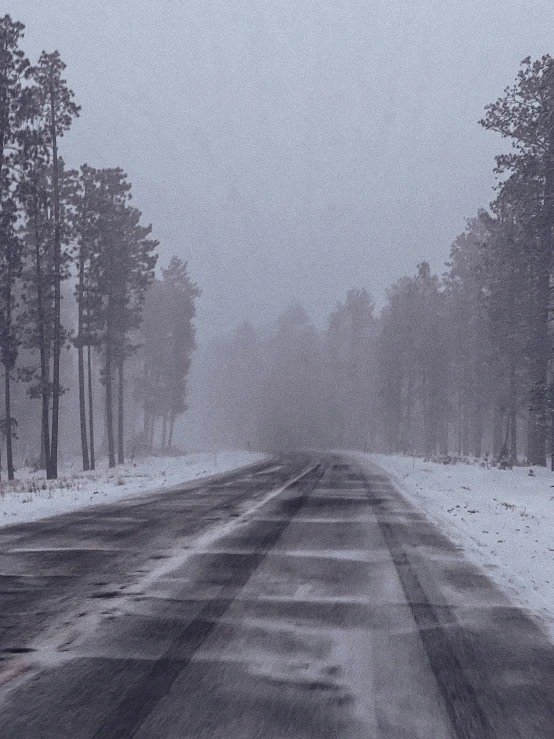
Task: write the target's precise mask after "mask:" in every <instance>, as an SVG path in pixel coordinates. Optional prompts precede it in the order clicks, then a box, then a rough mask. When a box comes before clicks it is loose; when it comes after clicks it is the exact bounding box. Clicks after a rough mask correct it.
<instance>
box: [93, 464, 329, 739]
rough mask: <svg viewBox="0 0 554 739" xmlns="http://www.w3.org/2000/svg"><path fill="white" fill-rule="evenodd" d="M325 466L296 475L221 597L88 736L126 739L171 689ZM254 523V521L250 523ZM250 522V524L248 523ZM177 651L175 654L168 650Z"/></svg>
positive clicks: (172, 644)
mask: <svg viewBox="0 0 554 739" xmlns="http://www.w3.org/2000/svg"><path fill="white" fill-rule="evenodd" d="M323 473H324V468H323V466H322V465H317V466H315V467H313V468H311V469H310V470H308V471H307V472H306V473H305V474H304V475H303V476H302V477H301V478H300V479H296V480H295V481H294V482H293V483H292V484H291V486H290V487H288V488H287V491H286V492H289V491H291V490H293V489H294V488H296V487H299V488H300V489H299V492H298V494H297V495H294V496H292V497H290V498H285V499H284V500H283V501H282V509H283V513H284V517H283V518H282V519H276V520H274V521H273V525H272V526H271V528H269V529H268V530H266V531H264V532H263V535H262V537H261V540H260V545H259V547H258V549H257V550H256V551H255V552H252V553H251V554H247V555H245V556H243V557H242V558H241V561H240V567H237V568H233V569H232V571H231V573H230V576H229V578H228V580H227V582H226V583H225V584H223V585H222V591H224V593H225V595H224V597H219V598H214V599H212V600H210V601H209V602H208V603H206V604H205V605H204V606H203V607H202V609H201V610H200V612H199V613H198V615H197V616H196V617H195V618H194V619H193V621H192V622H190V623H189V624H188V625H187V626H186V627H184V629H183V630H182V631H181V633H180V634H178V635H177V636H176V637H175V638H174V639H173V640H172V643H171V645H170V647H169V648H168V649H166V651H165V653H164V655H163V656H162V657H161V658H160V659H158V660H157V661H156V662H155V663H154V664H153V665H152V666H151V667H150V668H149V669H148V670H147V671H146V673H145V674H144V676H143V677H142V679H141V681H140V685H139V686H138V687H136V688H135V689H134V690H132V691H131V692H130V693H128V694H127V695H126V696H124V697H123V699H122V700H121V701H119V703H118V704H117V705H116V707H115V708H114V709H113V710H112V711H111V712H110V713H109V715H108V716H106V717H105V719H104V721H102V723H101V724H100V726H99V727H98V728H97V729H96V731H95V733H94V734H93V735H92V739H106V737H110V739H130V738H131V737H133V736H134V735H135V733H136V731H137V730H138V729H139V728H140V726H141V725H142V723H143V722H144V721H145V719H146V718H147V717H148V716H149V715H150V713H151V712H152V711H153V709H154V708H155V707H156V705H157V704H158V702H159V701H160V700H162V699H163V698H164V697H165V696H166V695H167V694H168V693H169V691H170V689H171V686H172V685H173V683H174V682H175V680H176V678H177V677H178V675H179V674H180V673H181V672H182V670H184V669H185V668H186V667H187V665H188V664H189V662H190V661H191V659H192V658H193V657H194V655H195V653H196V652H197V651H198V649H199V648H200V647H201V646H202V644H203V643H204V642H205V641H206V639H207V638H208V637H209V636H210V634H211V633H212V631H213V630H214V629H215V627H216V626H217V624H218V622H219V620H220V619H221V617H222V616H223V615H224V614H225V612H226V611H227V610H228V609H229V608H230V606H231V605H232V603H233V601H234V600H235V598H236V596H237V595H238V593H239V592H240V590H241V589H242V588H243V587H244V585H245V584H246V582H247V581H248V579H249V578H250V577H251V575H252V574H253V573H254V572H255V570H256V569H257V568H258V567H259V566H260V565H261V563H262V562H263V561H264V559H265V557H266V556H267V554H268V552H269V551H270V550H271V549H272V548H273V547H274V546H275V544H276V543H277V541H278V540H279V538H280V537H281V535H282V534H283V532H284V531H285V529H286V528H287V526H288V525H289V524H290V522H291V520H292V519H293V518H294V516H295V515H296V514H297V513H298V511H299V510H300V508H301V507H302V505H303V504H304V501H305V500H306V498H307V497H308V496H309V495H310V493H311V492H312V491H313V490H314V489H315V487H316V486H317V484H318V483H319V481H320V479H321V477H322V476H323ZM251 526H255V522H254V523H252V524H251V525H250V527H251ZM250 527H249V528H250ZM177 651H179V653H180V654H181V655H183V656H181V657H180V658H179V659H172V654H174V653H175V652H177Z"/></svg>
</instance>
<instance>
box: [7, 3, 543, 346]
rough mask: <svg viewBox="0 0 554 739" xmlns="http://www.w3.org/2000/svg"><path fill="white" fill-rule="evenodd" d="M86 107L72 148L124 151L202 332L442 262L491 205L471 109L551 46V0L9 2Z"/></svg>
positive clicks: (84, 157)
mask: <svg viewBox="0 0 554 739" xmlns="http://www.w3.org/2000/svg"><path fill="white" fill-rule="evenodd" d="M4 8H5V12H9V13H11V14H12V15H13V17H15V18H17V19H19V20H21V21H22V22H24V23H25V24H26V27H27V28H26V38H25V48H26V50H27V52H28V54H29V55H30V56H31V57H33V58H35V57H36V56H37V55H38V53H39V52H40V51H41V50H42V49H43V48H45V49H47V50H51V49H54V48H57V49H59V50H60V53H61V55H62V58H63V59H64V60H65V62H66V63H67V65H68V69H67V78H68V81H69V82H70V84H71V86H72V87H73V89H74V90H75V91H76V94H77V98H78V101H79V103H80V104H81V105H82V113H81V117H80V118H79V119H78V120H77V121H76V122H75V124H74V126H73V128H72V130H71V132H70V133H69V134H68V137H67V141H66V142H65V143H64V155H65V157H66V159H67V160H68V161H70V162H71V163H74V164H78V163H81V162H84V161H86V162H88V163H89V164H91V165H93V166H97V167H102V166H114V165H119V166H121V167H122V168H123V169H124V170H125V171H127V172H128V174H129V179H130V181H131V182H132V183H133V187H134V192H135V198H136V201H137V203H138V204H140V208H141V210H142V211H143V212H144V216H145V220H146V221H147V222H150V221H151V222H152V223H153V224H154V228H155V236H156V237H157V238H159V239H160V242H161V244H160V252H161V260H162V261H164V262H167V259H168V258H169V255H171V254H172V253H178V254H179V255H180V256H181V257H183V258H184V259H186V260H188V263H189V267H190V271H191V274H192V276H193V278H194V279H195V280H196V281H197V283H198V284H199V285H200V286H201V288H202V291H203V294H202V298H201V300H200V301H199V304H198V319H197V325H198V340H199V343H200V345H201V346H202V345H205V343H206V341H207V340H208V339H209V338H210V337H213V336H214V335H216V334H220V333H225V332H228V331H229V330H231V329H233V328H234V327H235V326H236V325H237V324H239V323H240V322H242V321H243V320H244V319H249V320H253V321H254V322H255V323H264V322H265V321H267V320H271V319H273V318H275V316H276V315H277V314H278V313H279V312H281V311H282V310H284V309H285V308H286V306H287V305H288V304H289V303H290V302H291V301H292V300H298V299H299V300H301V301H302V302H303V303H304V305H305V307H306V309H307V311H308V312H309V314H310V315H311V316H313V318H314V320H315V322H316V324H317V325H319V326H322V325H323V323H324V320H325V316H327V315H328V313H329V312H330V311H331V310H332V309H333V306H334V304H335V303H336V302H337V301H338V300H340V299H342V298H343V296H344V294H345V292H346V290H347V289H348V288H350V287H352V286H353V285H356V286H359V287H362V286H365V287H366V288H368V289H369V290H370V291H371V292H372V293H373V294H374V295H375V297H376V299H377V301H378V303H379V302H380V301H381V300H382V294H383V289H384V288H385V287H386V286H388V285H389V284H390V283H392V282H393V281H394V280H395V279H396V278H397V277H399V276H400V275H401V274H404V273H406V272H407V273H411V272H412V271H413V270H414V269H415V265H416V264H417V263H419V262H420V261H422V259H427V260H429V261H430V263H431V265H432V266H433V268H435V269H439V270H440V268H441V264H442V263H443V261H444V259H445V258H446V256H447V253H448V248H449V245H450V243H451V241H452V240H453V238H454V237H455V235H456V234H457V233H459V232H460V231H461V230H462V229H463V225H464V218H466V217H467V216H471V215H473V214H474V212H475V211H476V209H477V208H478V207H482V206H484V205H486V204H487V202H488V201H489V200H490V199H491V197H492V193H491V187H492V185H493V183H494V177H493V174H492V161H493V155H494V154H495V153H497V151H498V148H499V141H498V139H497V138H496V137H494V136H493V135H491V134H490V133H487V132H486V131H483V130H482V129H480V128H479V127H478V126H477V124H476V122H477V120H478V119H479V118H480V117H481V115H482V111H483V107H484V105H485V104H486V103H487V102H489V101H490V100H493V99H495V98H496V97H497V96H498V95H499V94H500V92H501V91H502V89H503V88H504V87H505V85H506V84H508V83H509V82H510V81H511V80H512V79H513V77H514V76H515V73H516V71H517V67H518V64H519V62H520V61H521V59H523V58H524V57H526V56H527V55H529V54H531V55H534V56H537V55H540V54H542V53H545V52H546V51H548V50H552V48H553V47H554V23H553V22H552V21H554V9H553V7H552V4H551V2H549V1H548V0H536V1H534V2H522V1H521V0H486V1H485V0H464V1H463V2H446V0H426V1H424V2H413V1H412V0H378V1H376V0H366V1H363V2H362V0H349V1H348V2H342V1H337V0H317V1H315V0H306V1H305V2H302V3H297V2H292V1H291V0H190V1H187V2H184V1H183V0H156V2H152V1H151V0H105V1H103V0H55V1H54V2H48V3H45V2H44V1H43V0H16V1H15V2H14V1H8V2H6V3H4Z"/></svg>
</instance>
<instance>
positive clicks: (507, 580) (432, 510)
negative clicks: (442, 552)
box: [361, 454, 554, 638]
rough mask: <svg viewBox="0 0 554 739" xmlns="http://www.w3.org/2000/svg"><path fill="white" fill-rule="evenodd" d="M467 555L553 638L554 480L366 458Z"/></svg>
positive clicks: (525, 471)
mask: <svg viewBox="0 0 554 739" xmlns="http://www.w3.org/2000/svg"><path fill="white" fill-rule="evenodd" d="M361 456H362V457H363V458H364V459H366V460H369V461H370V462H373V463H375V464H376V465H378V466H379V467H381V469H383V470H384V471H385V472H387V473H388V474H389V475H391V476H392V477H393V480H394V482H396V483H397V486H398V487H399V489H400V491H401V492H402V493H403V494H404V495H405V496H406V497H407V498H408V499H409V500H411V502H412V503H414V504H415V505H416V506H417V507H418V508H419V509H421V510H423V511H425V512H426V513H427V514H428V515H429V516H430V518H431V519H432V520H434V521H435V522H436V523H437V524H438V525H439V527H440V528H441V529H442V530H443V531H444V532H445V533H446V534H447V535H449V536H450V538H451V539H452V540H453V541H454V542H455V543H457V544H459V545H460V546H462V547H463V549H464V550H465V553H466V554H467V556H468V558H469V559H470V560H471V561H473V562H474V563H475V564H477V565H479V566H480V567H481V568H483V569H484V570H485V572H486V573H487V575H488V576H489V577H491V578H492V579H493V580H494V581H495V582H496V583H497V584H498V585H499V586H500V588H501V589H502V590H504V592H505V593H506V595H507V596H508V597H509V598H510V599H511V600H512V601H513V602H514V603H515V604H516V605H519V606H523V607H524V608H527V609H528V610H529V611H531V612H532V613H533V614H534V615H535V616H537V617H539V619H540V620H541V621H542V622H543V624H544V626H545V628H546V629H547V630H548V631H549V633H550V636H551V638H554V474H553V473H552V472H550V471H549V470H547V469H545V468H539V467H534V468H533V475H532V476H530V475H529V469H530V468H528V467H517V468H514V469H513V470H500V469H498V468H496V467H492V468H489V469H487V468H486V467H482V466H479V465H478V464H464V463H457V464H455V465H443V464H440V463H435V462H424V461H423V460H422V459H413V458H412V457H402V456H396V455H391V456H388V455H380V454H373V455H361Z"/></svg>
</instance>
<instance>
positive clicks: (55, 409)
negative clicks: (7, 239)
mask: <svg viewBox="0 0 554 739" xmlns="http://www.w3.org/2000/svg"><path fill="white" fill-rule="evenodd" d="M49 92H50V116H51V120H50V134H51V137H52V184H53V191H54V340H53V376H52V385H53V386H52V435H51V440H50V455H49V459H48V464H47V468H46V476H47V478H48V479H49V480H53V479H55V478H57V476H58V430H59V414H60V391H61V388H60V354H61V348H62V347H61V345H62V330H61V263H62V255H61V228H60V183H59V175H60V164H59V161H58V145H57V130H56V107H55V95H54V89H53V86H52V85H51V86H50V91H49Z"/></svg>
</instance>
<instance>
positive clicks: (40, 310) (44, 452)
mask: <svg viewBox="0 0 554 739" xmlns="http://www.w3.org/2000/svg"><path fill="white" fill-rule="evenodd" d="M33 197H34V209H35V214H37V215H35V233H34V238H35V279H36V289H37V323H38V326H37V328H38V339H39V352H40V384H41V389H40V395H41V403H42V405H41V417H40V422H41V434H40V466H41V469H43V470H47V471H48V468H49V460H50V367H49V357H48V348H47V346H46V331H45V328H44V321H45V315H44V296H43V292H42V287H43V282H42V280H43V276H42V262H41V255H40V233H39V230H38V224H37V219H38V210H39V207H40V206H39V204H38V202H37V195H36V191H35V192H34V193H33Z"/></svg>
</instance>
